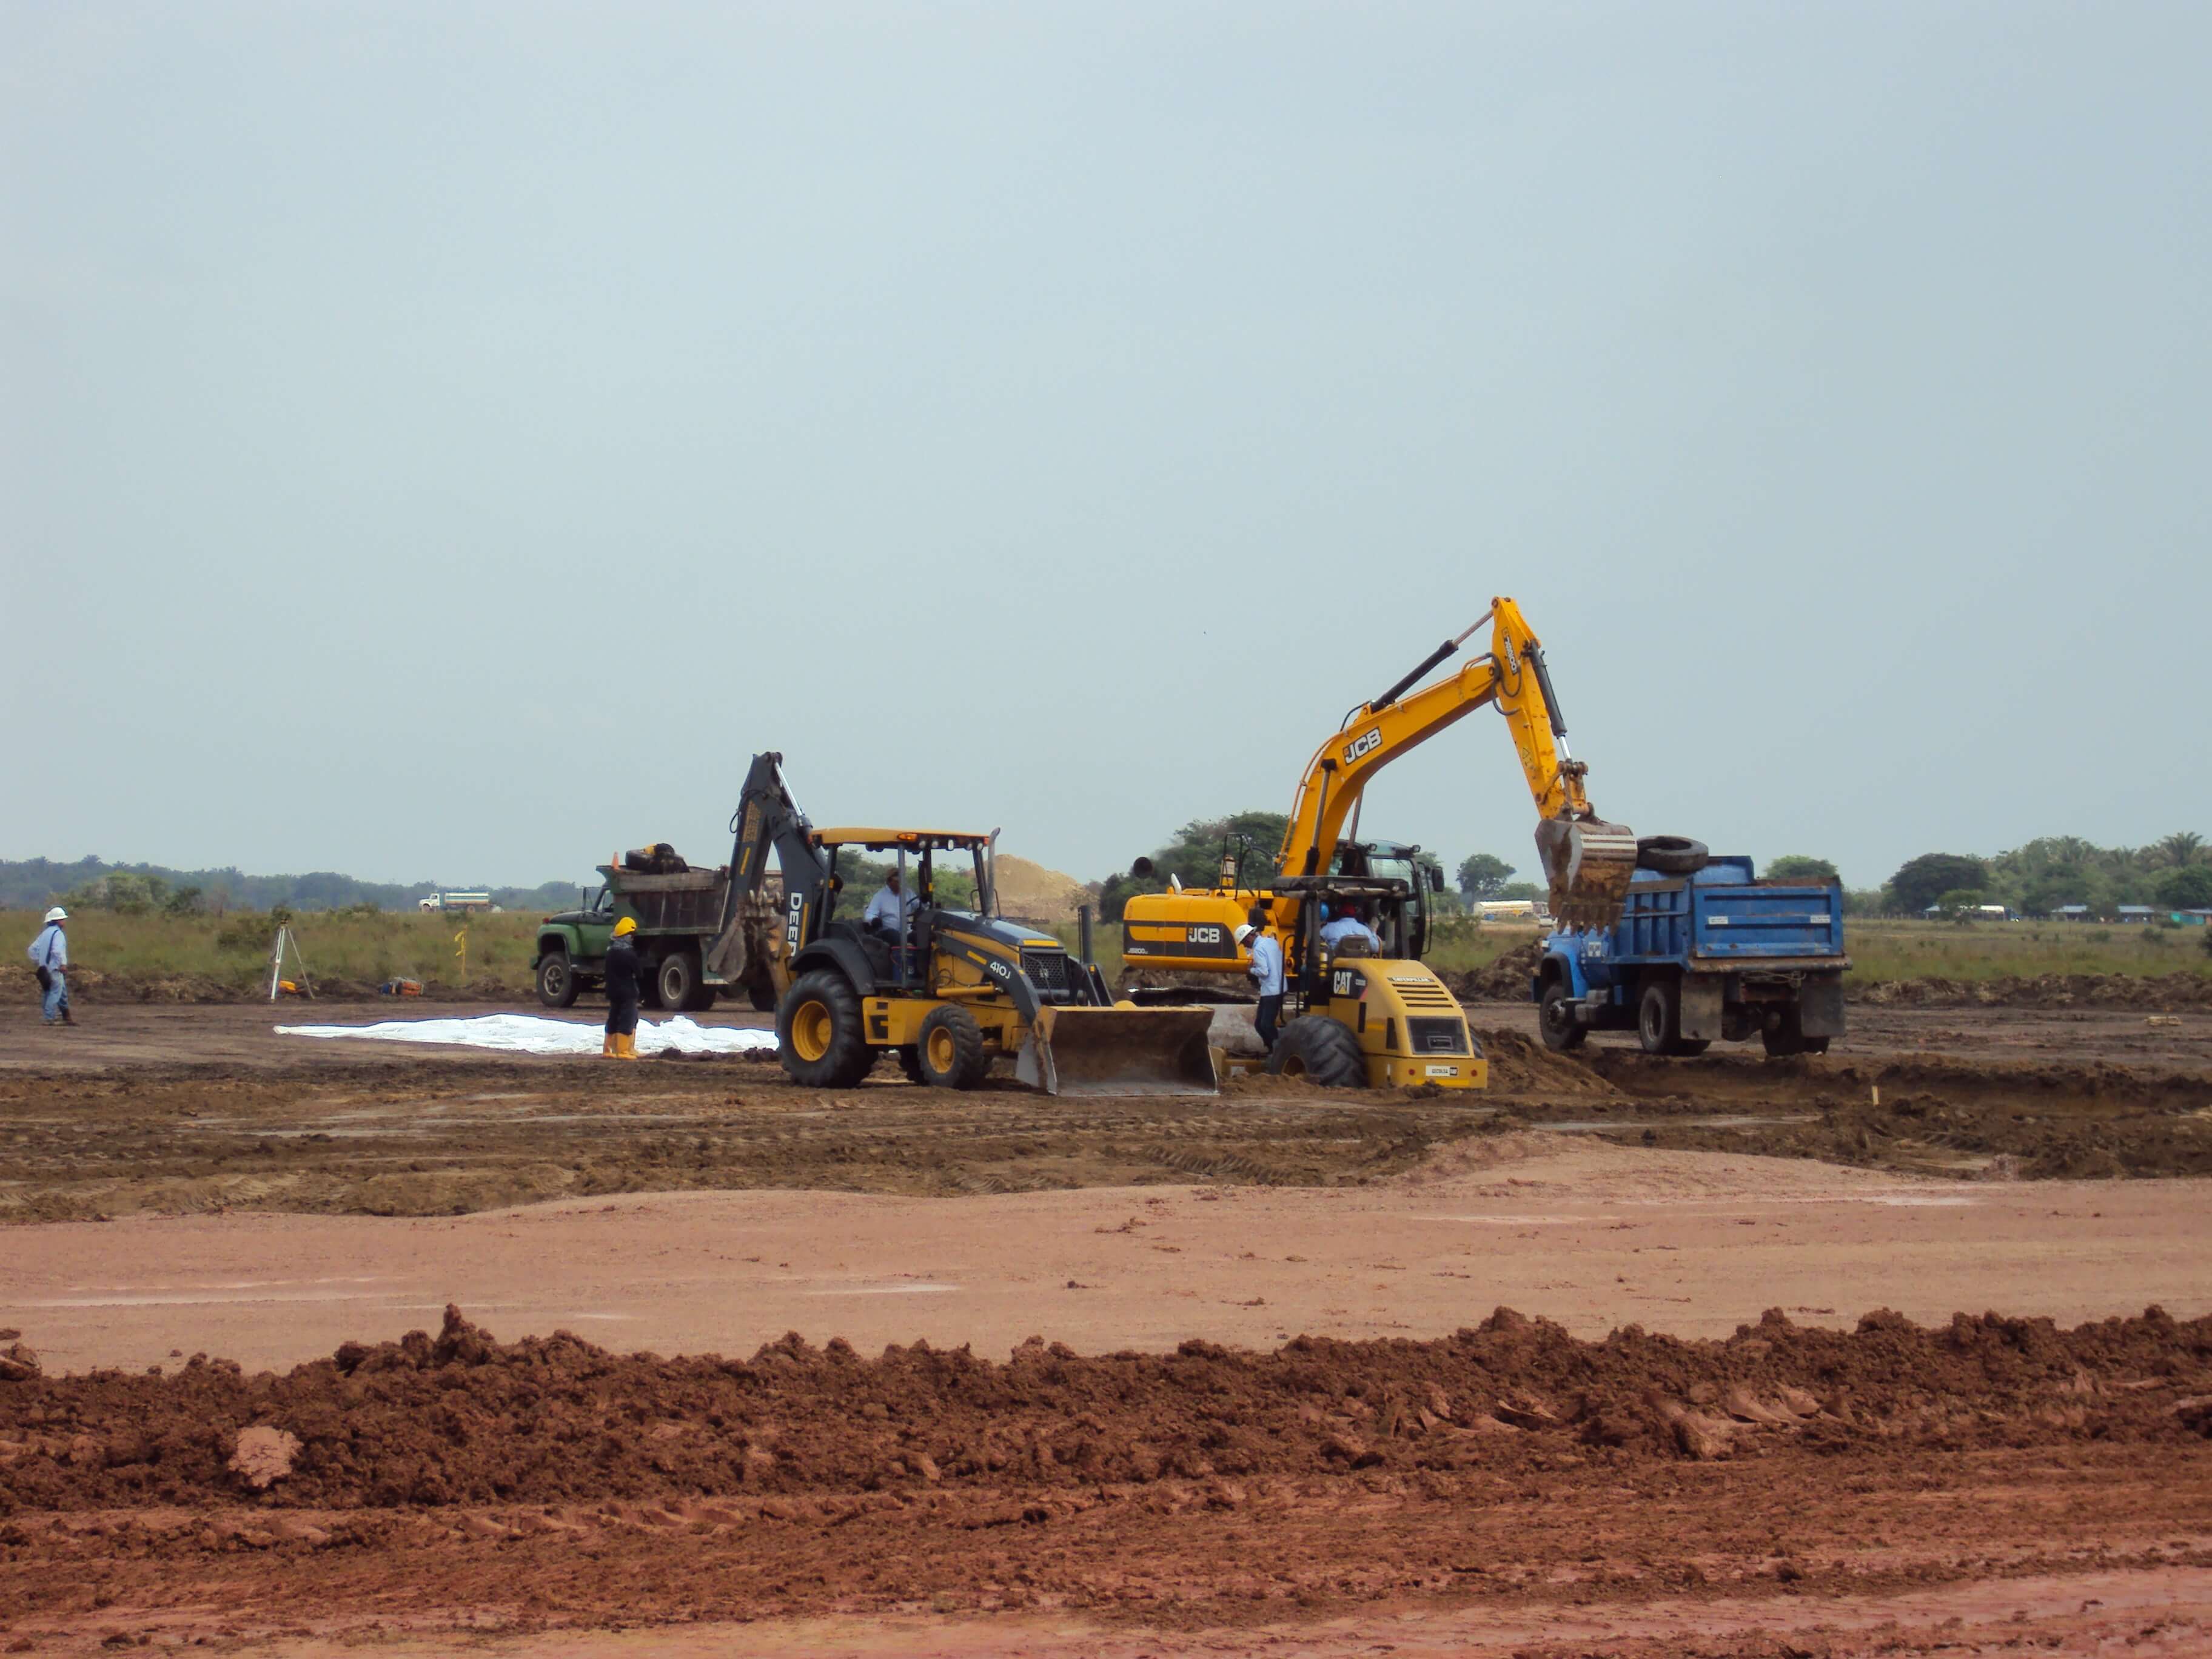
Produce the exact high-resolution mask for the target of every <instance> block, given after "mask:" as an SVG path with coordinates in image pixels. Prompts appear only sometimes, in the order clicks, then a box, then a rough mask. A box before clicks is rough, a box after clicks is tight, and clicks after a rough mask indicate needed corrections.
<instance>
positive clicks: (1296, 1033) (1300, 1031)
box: [1267, 1014, 1367, 1089]
mask: <svg viewBox="0 0 2212 1659" xmlns="http://www.w3.org/2000/svg"><path fill="white" fill-rule="evenodd" d="M1267 1070H1268V1071H1269V1072H1270V1073H1273V1075H1274V1076H1276V1077H1302V1078H1304V1079H1307V1080H1308V1081H1309V1082H1312V1083H1318V1084H1319V1085H1321V1086H1322V1088H1324V1089H1364V1088H1365V1087H1366V1086H1367V1056H1366V1055H1365V1054H1362V1053H1361V1052H1360V1049H1359V1039H1358V1037H1356V1036H1353V1035H1352V1030H1351V1028H1350V1027H1348V1026H1346V1025H1343V1024H1340V1023H1339V1022H1337V1021H1335V1020H1333V1019H1331V1018H1328V1016H1327V1015H1325V1014H1306V1015H1303V1016H1301V1017H1300V1018H1297V1019H1294V1020H1292V1021H1291V1023H1290V1024H1288V1025H1286V1026H1285V1027H1284V1028H1283V1032H1282V1035H1281V1036H1278V1037H1277V1038H1276V1039H1275V1047H1274V1050H1273V1053H1271V1054H1269V1055H1268V1056H1267Z"/></svg>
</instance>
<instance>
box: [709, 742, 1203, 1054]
mask: <svg viewBox="0 0 2212 1659" xmlns="http://www.w3.org/2000/svg"><path fill="white" fill-rule="evenodd" d="M781 763H782V757H781V755H777V754H774V753H769V754H764V755H759V756H757V757H754V761H753V765H752V770H751V772H750V774H749V775H748V777H747V780H746V787H745V793H744V800H743V802H742V803H741V804H740V805H739V807H738V811H737V814H736V815H735V817H733V819H732V824H733V827H734V828H735V829H736V830H737V836H738V844H737V848H736V851H735V854H734V855H733V857H732V863H731V882H730V897H729V901H728V903H727V906H726V909H725V912H724V923H723V935H722V938H721V939H720V940H719V941H718V942H717V944H716V945H715V949H714V961H715V963H717V971H720V972H723V973H725V974H727V975H729V976H730V977H731V978H732V979H744V978H746V977H748V976H749V975H752V974H757V973H758V972H759V971H760V969H761V966H762V963H763V962H764V963H765V965H766V971H767V973H768V975H769V978H770V980H771V981H772V982H773V984H774V985H775V990H776V1021H775V1030H776V1041H777V1046H778V1057H779V1058H780V1059H781V1061H782V1064H783V1068H784V1070H785V1071H786V1072H787V1073H789V1074H790V1076H791V1077H792V1078H793V1079H794V1080H795V1081H798V1082H800V1083H804V1084H806V1085H810V1086H812V1087H815V1088H824V1089H847V1088H851V1087H852V1086H854V1085H855V1084H857V1083H859V1082H860V1080H861V1079H863V1078H865V1077H866V1076H867V1074H868V1073H869V1072H870V1071H872V1069H873V1068H874V1066H875V1063H876V1060H877V1059H878V1057H879V1056H880V1055H882V1054H884V1053H885V1052H886V1051H888V1052H890V1053H892V1054H896V1056H897V1057H898V1061H899V1066H900V1068H901V1069H902V1071H904V1072H905V1073H906V1075H907V1077H908V1079H909V1080H911V1081H913V1082H916V1083H927V1084H930V1085H934V1086H936V1087H939V1088H945V1089H973V1088H975V1087H976V1086H977V1085H979V1084H981V1082H982V1081H983V1079H985V1077H987V1075H988V1074H989V1072H990V1068H991V1062H992V1060H993V1059H994V1057H995V1056H999V1055H1009V1056H1012V1058H1013V1060H1014V1061H1015V1077H1016V1079H1017V1080H1018V1081H1019V1082H1022V1083H1025V1084H1028V1085H1031V1086H1032V1087H1036V1088H1039V1089H1042V1090H1043V1091H1046V1092H1047V1093H1048V1094H1212V1093H1214V1092H1216V1091H1217V1089H1218V1080H1217V1078H1216V1074H1215V1071H1214V1065H1213V1052H1212V1048H1210V1047H1208V1045H1207V1041H1206V1032H1207V1028H1208V1025H1209V1024H1210V1020H1211V1015H1210V1012H1209V1011H1208V1010H1206V1009H1204V1008H1151V1009H1139V1008H1136V1007H1133V1006H1128V1005H1126V1004H1125V1005H1121V1006H1116V1005H1115V1000H1114V996H1113V993H1112V992H1111V991H1110V990H1109V988H1108V987H1107V984H1106V980H1105V976H1104V975H1103V974H1101V973H1100V972H1099V970H1098V968H1097V965H1096V964H1095V963H1092V962H1091V960H1090V951H1089V950H1088V948H1087V946H1086V948H1085V949H1084V950H1083V951H1082V952H1081V954H1080V955H1079V956H1071V955H1070V954H1069V952H1068V951H1067V948H1066V946H1065V945H1062V944H1061V943H1060V941H1059V940H1058V939H1054V937H1053V936H1052V935H1051V934H1049V933H1039V932H1038V931H1037V930H1036V929H1035V928H1031V927H1022V926H1020V925H1019V924H1018V923H1015V922H1011V921H1006V919H1004V918H1003V917H1001V916H1000V915H998V914H997V910H998V904H997V896H996V887H995V883H994V878H993V871H992V851H993V847H994V842H995V841H996V836H995V834H993V835H980V834H975V833H971V832H967V831H961V830H951V829H881V828H843V829H816V828H815V827H814V826H813V825H812V824H811V823H808V822H807V819H806V817H805V814H804V813H803V812H801V811H799V808H798V807H797V805H795V804H794V803H793V801H792V799H791V796H790V794H789V793H788V791H787V790H786V789H785V787H784V785H783V779H782V771H781ZM848 849H851V850H852V851H853V852H854V854H860V853H872V854H890V855H892V856H893V857H894V858H895V859H896V861H897V866H898V869H899V872H900V876H901V885H902V887H903V888H904V889H905V890H906V892H907V894H908V896H910V897H911V898H912V900H913V901H914V902H913V904H912V905H911V907H910V908H908V913H907V919H906V925H905V927H904V929H903V932H902V933H900V934H899V935H898V936H897V937H896V938H893V937H888V936H885V935H884V934H882V933H872V932H870V931H869V930H867V929H866V928H865V927H863V926H862V925H861V923H860V921H857V920H854V919H851V918H848V917H846V916H842V915H839V914H838V913H837V912H838V898H839V895H840V893H841V892H842V890H843V888H844V884H845V883H844V876H843V873H842V871H841V870H840V867H839V866H840V863H841V860H842V856H843V854H845V853H846V852H847V850H848ZM771 851H772V852H774V853H775V855H776V860H777V862H778V864H779V865H780V866H781V872H782V878H783V896H782V899H781V904H782V915H781V918H780V920H779V921H777V922H776V923H775V924H773V925H772V924H770V921H769V918H768V917H767V916H766V915H764V914H763V909H762V907H761V906H760V905H759V904H758V903H757V896H758V895H759V893H760V892H761V890H762V885H763V882H764V880H765V872H766V866H767V862H768V856H769V853H770V852H771ZM948 862H950V863H954V864H957V865H961V866H965V870H966V872H967V873H968V874H969V879H970V880H972V882H973V884H974V887H973V892H974V898H973V906H972V908H962V907H958V906H956V905H954V904H951V903H950V902H945V899H946V897H947V895H946V894H944V893H941V892H940V890H939V888H940V883H941V880H942V878H943V876H944V875H945V873H946V871H945V866H946V865H947V863H948Z"/></svg>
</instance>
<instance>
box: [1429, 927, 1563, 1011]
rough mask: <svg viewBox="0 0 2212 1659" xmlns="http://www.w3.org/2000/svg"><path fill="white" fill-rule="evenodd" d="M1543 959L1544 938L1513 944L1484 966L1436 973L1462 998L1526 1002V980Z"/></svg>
mask: <svg viewBox="0 0 2212 1659" xmlns="http://www.w3.org/2000/svg"><path fill="white" fill-rule="evenodd" d="M1543 959H1544V940H1543V939H1541V938H1537V939H1528V940H1527V941H1525V942H1523V943H1522V944H1520V945H1515V946H1514V947H1513V948H1512V949H1511V950H1510V951H1506V952H1505V954H1504V956H1501V957H1498V959H1497V960H1496V961H1495V962H1492V963H1490V964H1488V965H1487V966H1486V967H1482V968H1475V969H1468V970H1466V971H1464V972H1462V973H1446V974H1441V975H1438V977H1439V978H1441V979H1442V980H1443V982H1444V983H1445V984H1446V985H1448V986H1449V987H1451V990H1452V994H1453V995H1455V996H1456V997H1457V998H1458V999H1459V1000H1461V1001H1462V1002H1526V1001H1527V1000H1528V981H1529V978H1530V976H1531V975H1534V973H1535V971H1536V967H1537V964H1538V963H1541V962H1542V961H1543Z"/></svg>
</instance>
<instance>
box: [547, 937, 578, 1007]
mask: <svg viewBox="0 0 2212 1659" xmlns="http://www.w3.org/2000/svg"><path fill="white" fill-rule="evenodd" d="M580 988H582V987H580V986H579V985H578V984H577V983H576V970H575V968H574V966H573V965H572V964H571V963H569V961H568V951H547V952H546V953H545V954H544V956H542V957H538V1001H540V1002H541V1003H543V1004H544V1005H545V1006H547V1007H548V1008H573V1007H574V1006H576V993H577V992H578V990H580Z"/></svg>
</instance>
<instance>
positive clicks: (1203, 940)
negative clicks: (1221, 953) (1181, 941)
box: [1183, 927, 1221, 945]
mask: <svg viewBox="0 0 2212 1659" xmlns="http://www.w3.org/2000/svg"><path fill="white" fill-rule="evenodd" d="M1183 937H1184V938H1185V939H1188V940H1189V942H1190V943H1191V944H1193V945H1218V944H1220V943H1221V930H1220V929H1219V928H1218V927H1192V928H1188V929H1186V930H1185V931H1184V934H1183Z"/></svg>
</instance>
